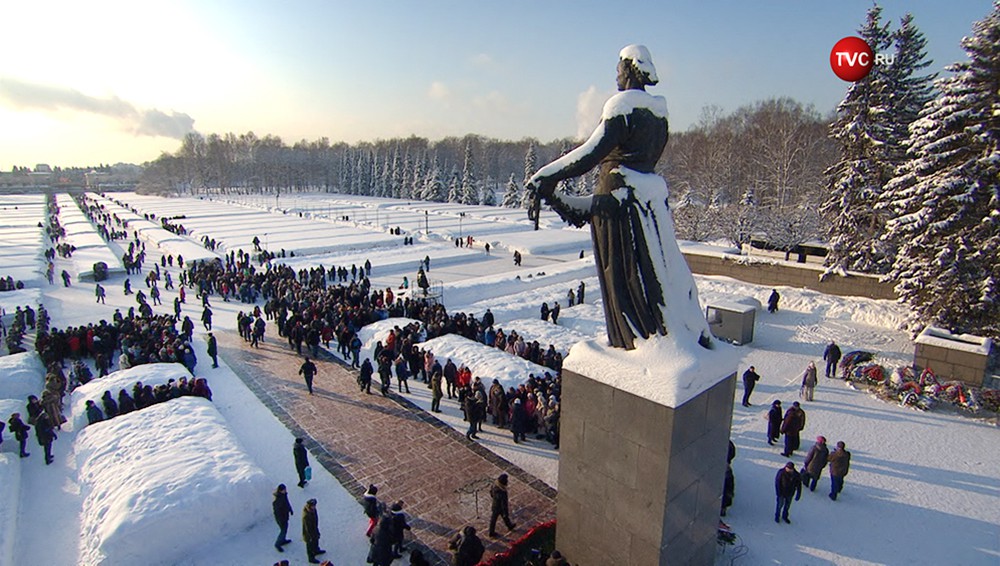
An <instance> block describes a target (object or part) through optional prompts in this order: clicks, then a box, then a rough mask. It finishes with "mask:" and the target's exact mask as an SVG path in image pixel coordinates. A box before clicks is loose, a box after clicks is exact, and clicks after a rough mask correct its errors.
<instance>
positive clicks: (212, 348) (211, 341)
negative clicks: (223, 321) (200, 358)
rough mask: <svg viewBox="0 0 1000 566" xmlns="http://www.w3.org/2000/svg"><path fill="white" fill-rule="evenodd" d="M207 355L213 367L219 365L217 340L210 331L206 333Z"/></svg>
mask: <svg viewBox="0 0 1000 566" xmlns="http://www.w3.org/2000/svg"><path fill="white" fill-rule="evenodd" d="M208 357H210V358H212V367H213V368H217V367H219V341H218V340H216V339H215V336H214V335H213V334H212V333H211V332H209V333H208Z"/></svg>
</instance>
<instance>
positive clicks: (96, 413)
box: [87, 400, 104, 424]
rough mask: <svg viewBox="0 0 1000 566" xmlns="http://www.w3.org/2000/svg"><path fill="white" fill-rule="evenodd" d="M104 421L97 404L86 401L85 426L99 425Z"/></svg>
mask: <svg viewBox="0 0 1000 566" xmlns="http://www.w3.org/2000/svg"><path fill="white" fill-rule="evenodd" d="M103 420H104V413H102V412H101V408H100V407H98V406H97V403H94V402H93V401H90V400H88V401H87V424H94V423H99V422H101V421H103Z"/></svg>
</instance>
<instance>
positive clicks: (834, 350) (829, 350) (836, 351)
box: [823, 340, 840, 377]
mask: <svg viewBox="0 0 1000 566" xmlns="http://www.w3.org/2000/svg"><path fill="white" fill-rule="evenodd" d="M823 359H824V360H826V376H827V377H836V376H837V363H839V362H840V346H838V345H837V343H836V342H834V341H832V340H831V341H830V344H829V345H828V346H827V347H826V350H824V351H823Z"/></svg>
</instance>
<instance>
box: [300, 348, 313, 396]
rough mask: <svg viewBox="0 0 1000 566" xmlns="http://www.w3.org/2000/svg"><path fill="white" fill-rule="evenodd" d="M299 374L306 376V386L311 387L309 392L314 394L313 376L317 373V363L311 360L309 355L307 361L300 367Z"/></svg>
mask: <svg viewBox="0 0 1000 566" xmlns="http://www.w3.org/2000/svg"><path fill="white" fill-rule="evenodd" d="M299 375H301V376H302V377H304V378H305V380H306V388H307V389H309V394H310V395H312V394H313V376H315V375H316V364H314V363H312V362H311V361H309V358H308V356H307V357H306V361H305V362H303V363H302V367H300V368H299Z"/></svg>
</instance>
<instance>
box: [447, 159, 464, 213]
mask: <svg viewBox="0 0 1000 566" xmlns="http://www.w3.org/2000/svg"><path fill="white" fill-rule="evenodd" d="M448 202H453V203H456V204H459V203H461V202H462V178H461V177H460V176H459V174H458V171H456V170H455V169H454V168H452V170H451V175H449V176H448Z"/></svg>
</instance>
